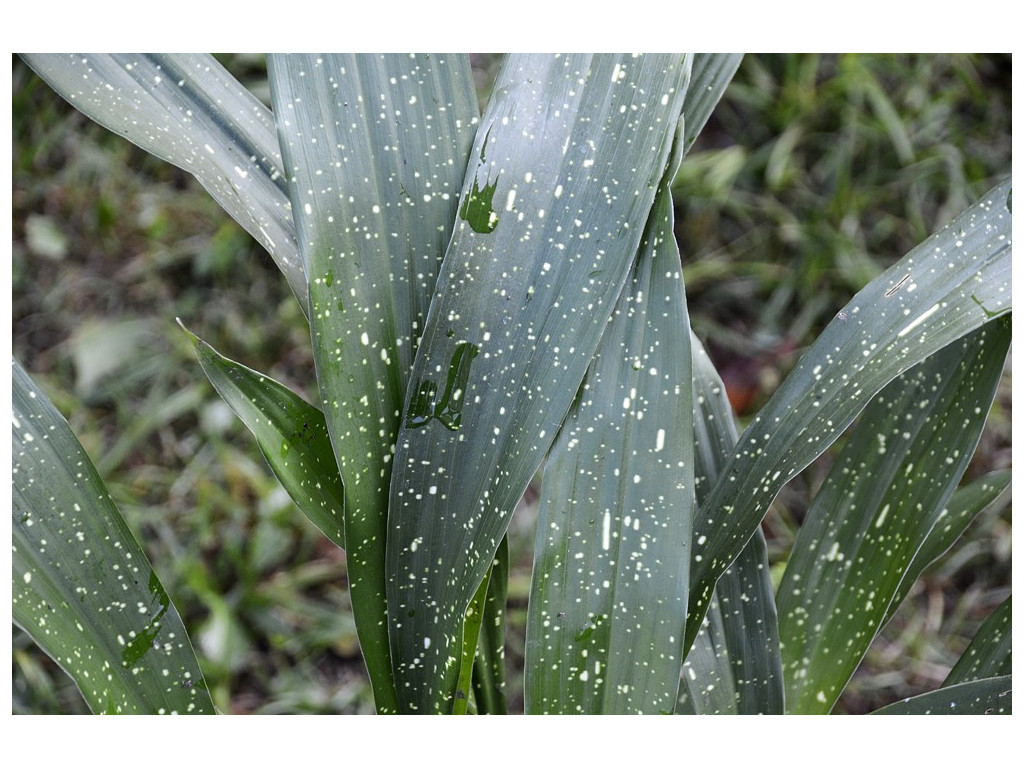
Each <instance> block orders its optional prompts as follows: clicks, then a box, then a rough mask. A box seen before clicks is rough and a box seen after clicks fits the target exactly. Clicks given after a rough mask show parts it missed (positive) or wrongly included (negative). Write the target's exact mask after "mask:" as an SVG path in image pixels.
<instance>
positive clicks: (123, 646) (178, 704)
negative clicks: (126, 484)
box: [11, 360, 214, 714]
mask: <svg viewBox="0 0 1024 768" xmlns="http://www.w3.org/2000/svg"><path fill="white" fill-rule="evenodd" d="M12 387H13V393H12V394H13V405H14V416H13V422H12V434H13V448H12V451H13V459H14V467H13V479H14V496H13V502H12V506H11V512H12V530H11V537H12V543H13V554H12V566H13V578H12V602H13V613H12V615H13V619H14V622H15V623H16V624H17V625H18V626H20V627H22V628H23V629H24V630H25V631H26V632H28V633H29V634H30V635H31V636H32V638H33V639H34V640H35V641H36V642H37V643H38V644H39V646H40V647H41V648H42V649H43V650H44V651H45V652H46V653H47V654H48V655H49V656H50V657H51V658H53V660H54V661H56V662H57V664H59V665H60V666H61V668H62V669H63V670H64V671H65V672H67V673H68V674H69V675H70V676H71V678H72V679H73V680H74V681H75V682H76V684H77V685H78V687H79V690H81V692H82V695H83V696H84V697H85V700H86V702H87V703H88V705H89V708H90V709H91V710H92V711H93V712H94V713H98V714H103V713H107V714H113V713H117V714H172V713H179V714H213V712H214V708H213V701H212V700H211V699H210V695H209V693H208V691H207V688H206V682H205V680H204V679H203V675H202V672H201V671H200V669H199V663H198V662H197V661H196V657H195V654H194V653H193V651H192V646H191V644H190V643H189V639H188V634H187V633H186V632H185V627H184V625H183V624H182V621H181V617H180V616H179V615H178V611H177V609H175V607H174V605H173V604H172V603H171V600H170V597H168V595H167V592H166V591H165V590H164V588H163V585H162V584H161V583H160V580H159V578H157V575H156V572H155V571H154V570H153V568H152V566H151V565H150V564H149V560H148V559H147V558H146V555H145V553H144V552H143V550H142V547H140V546H139V544H138V542H137V541H136V539H135V537H134V536H133V535H132V532H131V531H130V530H129V528H128V526H127V525H126V524H125V522H124V519H123V518H122V517H121V513H120V512H119V511H118V509H117V507H116V506H115V505H114V502H113V501H111V499H110V495H109V494H108V493H107V489H106V487H105V486H104V484H103V481H102V480H101V479H100V476H99V475H98V474H97V472H96V470H95V468H94V467H93V464H92V462H91V461H90V460H89V457H88V456H87V455H86V453H85V451H84V450H83V449H82V446H81V444H80V443H79V442H78V439H77V438H76V437H75V435H74V433H73V432H72V431H71V428H70V427H69V426H68V424H67V422H66V421H65V420H64V418H63V417H62V416H61V415H60V413H58V411H57V409H56V408H54V406H53V404H52V403H51V402H50V401H49V399H48V398H47V397H46V395H45V394H44V393H43V392H42V390H40V389H39V388H38V387H37V386H36V384H35V382H33V381H32V379H31V378H30V377H29V375H28V374H27V373H26V372H25V369H24V368H22V366H21V364H20V363H19V362H18V361H17V360H14V361H13V371H12Z"/></svg>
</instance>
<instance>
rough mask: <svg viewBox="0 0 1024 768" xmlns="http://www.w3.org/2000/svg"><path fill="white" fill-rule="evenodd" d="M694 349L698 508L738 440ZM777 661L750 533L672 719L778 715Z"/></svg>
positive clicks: (713, 378)
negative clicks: (685, 715) (684, 715)
mask: <svg viewBox="0 0 1024 768" xmlns="http://www.w3.org/2000/svg"><path fill="white" fill-rule="evenodd" d="M692 348H693V389H694V396H693V399H694V419H695V432H696V436H697V438H696V459H697V461H696V471H697V476H696V480H697V483H696V486H697V503H698V505H700V504H701V503H702V502H703V501H704V500H705V499H706V498H707V496H708V494H709V493H710V490H711V486H712V485H713V483H714V481H715V479H716V478H717V476H718V472H719V471H720V469H721V467H722V466H723V465H724V464H725V463H726V462H727V461H728V457H729V456H730V455H731V453H732V450H733V447H734V446H735V445H736V441H737V438H738V432H737V430H736V423H735V420H734V418H733V413H732V407H731V406H730V405H729V400H728V398H727V397H726V395H725V387H724V386H723V384H722V380H721V378H720V377H719V375H718V372H717V371H716V370H715V368H714V366H713V365H712V363H711V360H710V359H709V358H708V356H707V353H706V352H705V351H704V347H703V346H702V345H701V344H700V342H699V341H697V340H696V338H695V339H694V340H693V342H692ZM782 709H783V686H782V659H781V656H780V654H779V633H778V618H777V615H776V611H775V598H774V594H773V589H772V584H771V579H770V576H769V572H768V554H767V548H766V545H765V539H764V534H762V533H761V530H760V528H759V529H757V530H756V531H755V532H754V535H753V536H752V537H751V539H750V541H748V542H747V544H746V546H745V547H744V548H743V551H742V552H741V553H740V555H739V557H737V558H736V560H735V561H734V562H733V563H732V565H730V566H729V568H727V569H726V571H725V573H723V574H722V577H721V578H720V579H719V580H718V584H717V585H716V586H715V592H714V594H713V595H712V599H711V606H710V609H709V610H708V614H707V616H706V617H705V619H704V624H703V626H702V627H701V629H700V632H699V633H698V634H697V638H696V640H695V641H694V644H693V648H692V649H690V651H689V653H688V654H687V655H686V661H685V662H684V664H683V674H682V680H681V684H680V688H679V702H678V703H677V706H676V711H677V712H679V713H689V714H747V715H751V714H781V713H782Z"/></svg>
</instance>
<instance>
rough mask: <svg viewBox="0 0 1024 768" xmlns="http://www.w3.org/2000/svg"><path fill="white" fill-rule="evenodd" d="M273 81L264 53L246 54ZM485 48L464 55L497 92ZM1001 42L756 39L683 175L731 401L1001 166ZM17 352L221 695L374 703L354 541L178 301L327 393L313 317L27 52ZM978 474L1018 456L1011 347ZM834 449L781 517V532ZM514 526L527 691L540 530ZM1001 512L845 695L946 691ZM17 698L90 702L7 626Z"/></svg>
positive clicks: (943, 567) (859, 699)
mask: <svg viewBox="0 0 1024 768" xmlns="http://www.w3.org/2000/svg"><path fill="white" fill-rule="evenodd" d="M225 60H226V62H227V63H228V65H229V66H230V67H231V68H232V70H233V71H235V72H237V73H239V75H240V77H242V79H243V80H244V81H245V82H247V83H248V84H250V86H251V87H253V88H254V90H255V91H256V92H257V94H261V95H262V96H263V97H264V98H265V97H266V90H267V89H266V73H265V69H264V68H263V64H262V58H261V57H259V56H229V57H225ZM495 61H496V59H495V57H493V56H487V55H482V56H478V57H475V58H474V67H475V68H476V70H477V74H478V76H479V79H478V89H479V90H480V93H481V98H482V99H484V98H486V94H487V92H488V89H489V87H490V85H489V84H490V78H491V77H493V73H494V71H495ZM1010 80H1011V60H1010V57H1009V56H1000V55H986V56H968V55H938V56H923V55H921V56H876V55H872V56H866V55H864V56H860V55H859V56H853V55H844V56H825V55H821V56H816V55H799V56H798V55H792V56H748V57H747V58H746V59H745V60H744V63H743V65H742V66H741V68H740V71H739V73H738V74H737V77H736V80H735V81H734V83H733V84H732V85H731V86H730V88H729V90H728V92H727V94H726V96H725V99H724V100H723V102H722V104H721V105H720V106H719V108H718V109H717V110H716V112H715V113H714V115H713V116H712V119H711V121H710V122H709V124H708V126H707V128H706V129H705V131H704V133H703V134H702V136H701V138H700V139H699V140H698V142H697V144H696V145H695V146H694V148H693V150H692V152H691V154H690V156H689V157H688V158H687V161H686V162H685V163H683V166H682V169H681V171H680V175H679V177H678V178H677V180H676V190H675V191H676V193H677V195H676V197H677V230H676V231H677V236H678V238H679V242H680V248H681V250H682V252H683V260H684V269H685V275H686V281H687V288H688V296H689V301H690V309H691V313H692V314H693V315H694V318H693V323H694V327H695V329H696V330H697V332H698V333H699V334H700V335H701V337H702V338H703V339H705V340H706V342H707V344H708V346H709V348H710V351H711V354H712V356H713V358H714V359H715V361H716V364H717V365H718V366H719V368H720V370H721V371H722V374H723V378H724V379H725V380H726V383H727V386H728V387H729V393H730V397H731V398H732V399H733V402H734V404H735V405H736V407H737V410H738V411H739V412H740V413H741V414H749V413H750V412H751V411H752V410H755V409H756V408H757V407H758V405H759V404H760V403H762V402H763V401H764V399H765V398H766V397H767V395H768V394H770V392H771V390H772V389H773V388H774V386H775V385H776V384H777V382H778V381H779V380H780V378H781V377H782V376H783V375H784V374H785V372H786V370H788V367H789V366H790V365H792V363H793V362H794V360H795V357H796V355H797V354H798V352H799V350H800V349H801V348H802V347H804V346H805V345H807V344H808V343H809V341H810V340H811V339H813V338H814V335H815V334H816V333H817V332H818V331H819V330H820V329H821V328H822V327H823V326H824V325H825V324H826V323H827V322H828V321H829V320H830V319H831V317H832V316H833V315H834V314H835V312H836V311H838V309H839V308H840V307H841V306H842V305H843V304H844V303H845V302H846V301H847V300H848V299H849V298H850V297H851V296H852V295H853V293H855V292H856V291H857V290H858V289H859V288H860V287H861V286H862V285H863V284H864V283H866V282H867V281H868V280H870V279H871V278H872V277H874V276H875V275H876V274H878V273H879V272H880V271H881V270H883V269H884V268H885V267H886V266H888V264H890V263H892V262H893V261H895V260H896V259H898V258H899V257H901V256H902V255H903V254H904V253H906V252H907V251H908V250H909V249H910V248H911V247H912V246H913V245H914V244H916V243H917V242H918V241H919V240H920V239H922V238H923V237H924V236H926V235H927V234H929V233H930V232H931V231H932V230H933V229H935V228H937V227H939V226H941V225H942V224H943V223H944V222H945V221H946V220H948V219H949V218H950V217H951V216H952V215H954V214H955V213H957V212H958V211H959V210H961V209H962V208H963V207H965V206H966V205H968V204H969V203H970V202H972V201H973V200H975V199H977V197H978V196H980V194H981V193H983V192H984V191H986V190H987V189H988V188H989V187H991V186H992V184H993V183H994V182H995V181H996V180H997V179H998V178H1000V177H1001V176H1002V175H1004V174H1005V173H1008V172H1009V169H1010V137H1011V127H1010V125H1011V123H1010V99H1011V95H1010V94H1011V90H1010ZM13 110H14V125H13V135H14V152H13V163H12V164H13V230H14V232H13V234H14V238H13V346H14V353H15V355H16V356H18V357H19V359H20V360H21V361H22V362H23V363H24V364H25V366H26V368H27V369H28V370H29V371H30V372H31V373H32V375H33V376H34V377H35V378H36V380H37V381H39V382H40V384H41V385H42V386H43V387H44V388H45V389H46V391H47V392H48V393H49V394H50V396H51V397H52V399H53V400H54V402H55V403H56V404H57V406H58V407H59V408H60V409H61V411H62V412H63V413H64V414H65V415H66V416H67V417H68V419H69V421H70V423H71V425H72V427H73V428H74V430H75V432H76V433H77V434H78V435H79V438H80V439H81V440H82V442H83V444H84V445H85V447H86V449H87V450H88V451H89V454H90V455H91V456H92V457H93V459H94V461H96V463H97V465H98V466H99V467H100V469H101V472H102V473H103V475H104V477H105V478H106V479H107V480H108V483H109V485H110V488H111V491H112V493H113V495H114V497H115V500H116V501H117V503H118V504H119V506H120V508H121V510H122V512H123V513H124V514H125V516H126V518H127V520H128V523H129V525H130V526H131V527H132V529H133V530H134V531H135V532H136V534H137V535H138V536H139V538H140V540H141V541H142V542H143V545H144V547H145V549H146V551H147V553H148V554H149V556H150V558H151V560H152V562H153V564H154V566H155V567H156V569H157V571H158V573H159V575H160V577H161V579H162V580H163V581H164V584H165V585H166V586H167V588H168V591H169V593H170V595H171V597H172V599H173V600H174V602H175V605H176V606H177V607H178V609H179V610H180V612H181V613H182V615H183V617H184V619H185V622H186V625H187V626H188V627H189V630H190V632H191V633H192V638H193V642H194V644H195V646H196V650H197V652H198V653H199V656H200V661H201V663H202V665H203V669H204V674H205V675H206V676H207V681H208V683H209V684H210V687H211V690H212V691H213V694H214V698H215V702H216V703H217V705H218V707H219V708H220V709H221V710H222V711H225V712H239V713H242V712H266V713H270V712H308V713H313V712H325V713H326V712H331V713H334V712H346V713H354V712H369V711H372V701H371V699H370V695H369V692H368V689H367V688H366V686H365V683H364V681H363V670H362V663H361V661H360V659H359V656H358V646H357V644H356V640H355V632H354V626H353V623H352V620H351V613H350V611H349V606H348V595H347V591H346V589H345V561H344V554H343V553H341V552H339V551H338V550H337V549H336V548H334V547H333V545H331V544H330V543H329V542H327V541H326V539H324V538H323V537H322V536H321V535H320V534H319V533H318V532H317V531H316V530H315V529H314V528H313V527H312V525H310V524H308V523H307V522H306V521H305V519H304V518H302V517H301V515H299V514H298V513H297V512H296V510H295V509H294V507H293V505H292V504H291V502H290V500H289V499H288V497H287V495H286V494H284V492H283V491H281V489H280V488H279V487H278V486H277V484H276V481H275V480H274V479H273V478H272V476H271V475H270V473H269V471H268V470H267V469H266V467H265V466H264V464H263V462H262V459H261V458H260V456H259V452H258V450H257V449H256V447H255V445H254V444H253V442H252V440H251V439H250V437H249V435H248V433H247V432H246V431H245V429H244V427H242V426H241V424H240V423H238V422H237V420H235V419H234V417H233V416H232V414H231V413H230V411H229V410H228V409H227V408H226V406H224V405H223V404H222V403H221V402H220V400H219V399H218V398H217V396H216V394H215V393H214V392H213V390H212V388H211V387H210V386H209V385H208V384H207V383H206V380H205V378H204V377H203V376H202V374H201V371H200V370H199V367H198V365H197V364H196V361H195V358H194V355H193V353H192V351H191V349H190V348H189V346H188V342H187V339H186V338H185V337H184V334H182V333H181V332H180V330H178V328H177V326H176V325H175V323H174V318H175V317H176V316H180V317H182V319H183V320H184V321H185V322H186V324H187V325H188V326H189V327H190V328H193V329H194V330H195V331H196V332H198V333H200V335H202V336H203V337H204V338H205V339H206V340H207V341H209V342H210V343H211V344H213V345H214V346H215V347H216V348H217V349H218V350H220V351H221V352H223V353H224V354H226V355H228V356H229V357H232V358H234V359H237V360H240V361H243V362H245V363H246V364H247V365H250V366H251V367H254V368H256V369H258V370H261V371H264V372H267V373H269V374H271V375H272V376H274V377H275V378H277V379H279V380H281V381H283V382H285V383H286V384H288V386H290V387H292V388H293V389H295V390H297V391H299V392H301V393H304V394H305V395H306V396H307V397H309V398H310V399H312V396H313V394H314V393H315V380H314V378H313V374H312V370H313V369H312V355H311V351H310V347H309V337H308V329H307V328H306V326H305V321H304V319H303V317H302V314H301V312H300V311H299V309H298V307H297V305H296V303H295V301H294V299H293V298H292V297H291V295H290V293H289V292H288V289H287V286H286V285H285V283H284V281H283V280H282V279H281V278H280V276H279V274H278V272H277V271H276V269H275V267H274V265H273V263H272V262H271V260H270V258H269V257H268V256H267V255H266V254H265V253H263V252H262V250H261V249H260V248H259V247H258V246H257V245H255V244H254V243H253V241H252V240H251V239H250V238H249V237H248V235H246V234H245V233H244V232H242V231H241V229H240V228H238V227H237V226H236V225H234V224H233V223H232V222H230V221H227V220H226V217H225V216H224V215H223V214H221V212H220V211H219V209H218V208H217V206H216V204H214V203H213V202H212V201H211V200H210V199H209V198H208V196H207V195H206V193H205V192H204V191H203V190H202V189H201V188H200V187H199V185H198V184H197V183H195V182H194V180H192V178H191V177H189V176H188V175H187V174H184V173H183V172H181V171H179V170H177V169H174V168H172V167H170V166H167V165H165V164H163V163H160V162H159V161H156V160H154V159H152V158H151V157H149V156H148V155H146V154H145V153H144V152H142V151H141V150H138V149H136V148H134V147H133V146H131V145H130V144H128V143H126V142H124V141H122V140H120V139H118V138H117V137H114V136H112V135H111V134H109V133H108V132H106V131H105V130H104V129H102V128H100V127H98V126H96V125H94V124H92V123H90V122H89V121H88V120H87V119H86V118H84V117H82V116H81V115H79V114H78V113H77V112H75V111H74V110H73V109H71V108H70V107H69V106H67V105H66V104H65V103H64V102H63V101H62V100H61V99H60V98H59V97H57V96H56V95H55V94H53V93H52V92H51V91H50V90H49V89H48V88H47V87H46V86H45V85H44V84H42V83H41V82H40V81H39V80H38V79H37V78H35V76H34V75H33V74H32V73H31V72H30V70H28V69H27V67H25V66H24V65H23V64H22V63H21V61H20V60H19V59H17V58H15V60H14V66H13ZM1005 379H1006V381H1005V386H1004V387H1002V388H1001V390H1000V395H999V397H998V399H997V404H996V407H995V408H994V410H993V414H992V416H991V418H990V423H989V425H988V426H987V428H986V432H985V435H984V437H983V438H982V444H981V446H980V448H979V453H978V456H977V457H976V459H975V463H974V464H973V465H972V468H971V476H972V477H973V476H976V475H978V474H981V473H982V472H984V471H988V470H991V469H996V468H1000V467H1005V466H1010V462H1011V459H1010V412H1011V408H1010V406H1011V403H1010V382H1009V366H1008V372H1007V375H1006V377H1005ZM827 461H828V459H827V456H826V457H823V459H822V462H821V463H820V464H819V465H816V466H814V467H812V468H811V469H810V471H809V472H808V473H805V475H804V476H802V477H801V478H798V479H797V480H796V481H794V483H792V484H791V485H790V486H789V487H787V489H785V491H784V492H783V494H782V495H781V496H780V498H779V500H778V502H777V503H776V505H775V508H774V509H773V511H772V513H771V514H770V515H769V518H768V519H767V520H766V522H765V530H766V533H767V535H768V538H769V543H770V547H771V552H772V557H773V560H774V561H776V563H777V564H779V565H780V564H781V563H783V562H784V558H785V553H786V551H787V550H788V546H789V544H790V543H791V541H792V537H793V535H794V532H795V529H796V527H797V526H798V525H799V521H800V519H801V518H802V514H803V512H804V510H806V507H807V503H808V502H807V499H808V494H809V492H810V490H812V489H813V488H815V487H816V485H817V483H818V482H820V478H821V477H822V476H823V475H824V471H825V470H824V467H825V466H826V464H827ZM533 510H535V499H534V498H533V497H532V495H531V494H529V493H528V496H527V499H526V500H524V503H523V504H522V505H521V509H520V512H519V513H517V516H516V517H515V519H514V521H513V527H512V529H511V543H512V562H513V565H514V566H515V569H514V571H513V574H512V584H511V585H510V609H509V618H510V621H511V623H512V630H511V632H510V638H509V648H508V654H507V657H508V665H509V679H510V685H511V691H510V705H511V707H512V710H513V711H516V707H517V706H518V707H520V708H521V683H520V682H517V681H521V666H522V645H523V628H524V624H525V602H526V596H527V594H528V591H529V572H530V558H531V549H532V538H533V533H532V525H531V521H532V518H531V515H530V513H531V511H533ZM1009 542H1010V510H1009V508H1008V507H1007V508H1006V509H1005V510H1003V511H1001V512H997V513H994V514H990V515H988V516H987V517H985V518H984V519H980V520H978V521H976V523H975V524H974V526H972V529H971V530H970V531H969V533H968V535H967V536H965V537H964V540H963V541H962V542H960V543H959V544H958V545H957V547H955V548H954V550H953V551H951V553H950V554H949V556H948V557H947V558H945V560H944V561H943V562H942V563H941V564H939V565H937V566H936V567H935V568H933V569H932V570H931V571H930V572H929V573H927V574H926V575H925V576H924V578H923V579H922V580H921V582H920V583H919V584H918V586H917V587H916V588H915V591H914V592H913V593H912V594H911V596H910V598H909V599H908V601H907V604H906V605H905V607H904V609H903V610H901V611H900V612H899V613H898V614H897V616H896V617H895V618H894V620H893V621H892V623H891V624H890V625H889V626H888V627H887V628H886V629H885V631H884V632H883V634H882V635H881V636H880V637H879V638H878V640H877V641H876V643H875V644H874V645H873V646H872V648H871V650H870V651H869V653H868V656H867V657H866V660H865V664H864V666H863V668H862V670H860V671H859V672H858V675H857V676H856V677H855V678H854V681H853V682H852V683H851V686H850V688H849V689H848V690H847V692H846V694H845V695H844V697H843V698H842V699H841V701H840V704H839V706H838V708H837V711H841V712H863V711H869V710H871V709H874V708H877V707H878V706H881V705H883V704H886V703H889V702H891V701H894V700H896V699H898V698H901V697H903V696H907V695H912V694H913V693H917V692H921V691H924V690H929V689H932V688H935V687H937V686H938V684H939V683H941V680H942V678H943V677H944V676H945V672H946V671H947V670H948V669H949V668H950V667H951V666H952V664H953V663H954V662H955V660H956V658H957V657H958V655H959V653H960V652H962V650H963V648H964V647H966V644H967V642H969V640H970V638H971V637H972V636H973V634H974V632H975V631H976V629H977V627H978V626H979V625H980V623H981V621H983V620H984V618H985V617H986V616H987V615H988V613H989V612H991V610H992V609H993V608H994V607H995V605H997V604H998V602H999V601H1000V600H1001V599H1002V597H1003V596H1005V594H1007V593H1008V591H1009V584H1010V554H1011V553H1010V544H1009ZM13 647H14V654H13V656H14V658H13V711H14V712H15V713H19V712H84V711H85V707H84V704H83V703H82V701H81V698H80V697H79V696H78V694H77V691H76V690H75V688H74V686H73V684H71V683H70V681H69V680H68V678H66V676H64V675H63V673H62V672H60V670H59V669H57V668H56V666H55V665H54V664H53V663H52V662H51V661H50V660H49V659H47V658H46V657H45V656H44V655H43V654H41V652H39V651H38V650H37V649H36V648H35V646H34V645H33V644H32V643H31V641H29V640H28V639H27V637H26V636H25V635H24V634H23V633H21V632H20V631H19V630H17V629H15V630H14V638H13Z"/></svg>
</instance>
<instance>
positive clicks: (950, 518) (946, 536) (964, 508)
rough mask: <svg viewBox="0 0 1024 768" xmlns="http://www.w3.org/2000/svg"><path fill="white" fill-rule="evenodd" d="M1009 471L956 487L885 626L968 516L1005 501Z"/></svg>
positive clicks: (963, 527) (957, 535)
mask: <svg viewBox="0 0 1024 768" xmlns="http://www.w3.org/2000/svg"><path fill="white" fill-rule="evenodd" d="M1012 474H1013V473H1012V471H1011V470H1009V469H1002V470H997V471H995V472H990V473H989V474H987V475H985V476H984V477H980V478H978V479H977V480H975V481H974V482H973V483H971V484H970V485H967V486H964V487H963V488H957V490H956V491H955V492H954V493H953V496H952V497H951V498H950V500H949V504H947V505H946V509H945V510H944V511H943V512H942V514H940V515H939V519H938V520H937V521H936V523H935V525H934V526H933V527H932V529H931V530H930V531H929V532H928V537H927V538H926V539H925V540H924V543H923V544H922V545H921V548H920V549H919V550H918V551H917V553H916V554H915V555H914V559H913V561H912V562H911V563H910V566H909V567H908V568H907V572H906V574H905V575H904V577H903V581H902V582H901V583H900V588H899V589H898V590H897V591H896V595H895V596H894V597H893V599H892V603H891V604H890V605H889V610H888V612H887V613H886V615H885V619H884V620H883V621H882V626H885V625H886V624H887V623H888V622H889V619H891V618H892V617H893V614H894V613H896V610H897V609H898V608H899V607H900V605H901V604H902V603H903V599H904V598H905V597H906V596H907V594H908V593H909V592H910V590H911V588H913V586H914V583H915V582H916V581H917V579H918V577H919V576H920V575H921V574H922V573H923V572H924V570H925V569H926V568H928V566H929V565H931V564H932V563H934V562H935V561H936V560H938V558H939V557H940V556H941V555H942V554H943V553H944V552H945V551H946V550H947V549H949V548H950V547H951V546H952V545H953V542H955V541H956V540H957V539H958V538H960V535H961V534H962V533H963V532H964V531H965V530H967V526H969V525H970V524H971V521H972V520H974V519H975V518H976V517H977V516H978V515H980V514H981V513H982V512H995V511H997V510H998V509H1000V508H1001V507H1003V506H1005V505H1006V504H1008V503H1009V500H1010V498H1009V497H1010V494H1009V488H1010V479H1011V475H1012Z"/></svg>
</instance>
